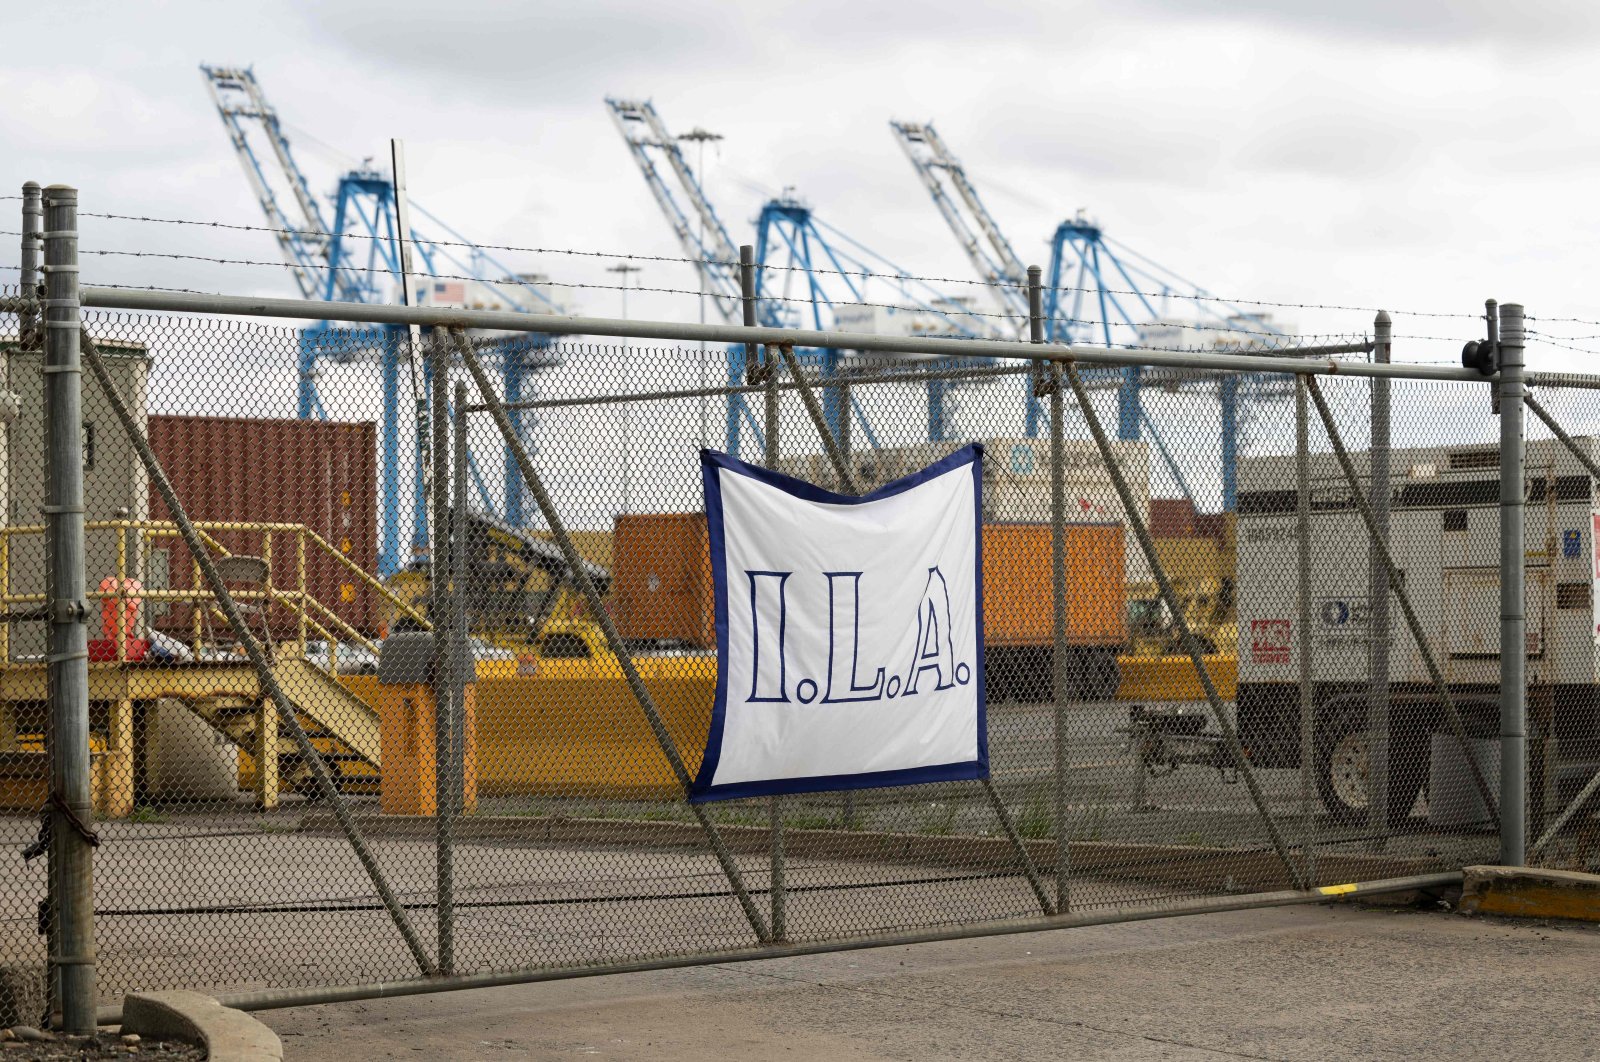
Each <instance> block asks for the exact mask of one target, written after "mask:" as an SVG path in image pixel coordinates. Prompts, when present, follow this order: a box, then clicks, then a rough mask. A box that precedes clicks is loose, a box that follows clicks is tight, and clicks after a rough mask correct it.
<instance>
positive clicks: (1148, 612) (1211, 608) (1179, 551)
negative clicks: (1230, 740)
mask: <svg viewBox="0 0 1600 1062" xmlns="http://www.w3.org/2000/svg"><path fill="white" fill-rule="evenodd" d="M1233 526H1234V525H1233V523H1232V521H1231V520H1230V521H1229V523H1228V525H1227V531H1226V534H1225V536H1224V537H1223V538H1221V539H1217V538H1209V537H1187V536H1186V537H1172V538H1158V539H1156V540H1155V546H1156V556H1157V558H1158V559H1159V560H1160V562H1161V566H1162V568H1163V569H1164V570H1165V571H1166V573H1167V578H1168V580H1169V581H1170V582H1171V583H1172V587H1173V590H1174V592H1175V593H1176V594H1177V597H1178V600H1179V603H1180V605H1181V607H1182V609H1183V619H1184V621H1185V623H1187V625H1188V627H1189V629H1190V631H1192V632H1193V633H1194V635H1195V637H1196V638H1197V639H1198V640H1199V642H1200V646H1201V649H1202V651H1203V652H1204V654H1205V657H1206V669H1207V671H1208V672H1209V673H1210V675H1211V679H1212V682H1213V683H1214V684H1215V685H1216V687H1217V692H1218V693H1219V694H1220V695H1221V696H1222V697H1223V698H1224V699H1231V698H1232V697H1233V695H1234V692H1235V690H1236V688H1237V686H1238V675H1239V657H1238V645H1239V631H1238V620H1237V617H1236V613H1235V607H1234V595H1233V585H1234V563H1235V561H1234V558H1235V549H1234V539H1233ZM1128 635H1129V646H1128V652H1127V653H1126V654H1125V655H1123V656H1122V657H1120V658H1118V660H1117V667H1118V671H1119V672H1120V674H1121V681H1120V683H1119V685H1118V689H1117V696H1118V698H1119V699H1121V700H1140V701H1144V700H1157V701H1161V700H1170V701H1178V700H1197V699H1199V698H1201V697H1203V696H1204V695H1205V694H1204V690H1203V688H1202V687H1201V685H1200V679H1199V676H1198V675H1196V674H1195V671H1194V665H1193V662H1192V661H1191V660H1190V659H1189V657H1188V655H1187V654H1186V653H1185V652H1184V647H1183V645H1182V644H1181V639H1180V638H1179V635H1178V626H1177V624H1176V623H1175V622H1174V621H1173V617H1172V615H1171V612H1170V611H1169V610H1168V609H1167V607H1166V604H1165V603H1164V602H1163V601H1162V600H1161V595H1160V592H1159V590H1158V589H1157V587H1156V584H1155V581H1154V580H1153V579H1152V580H1146V581H1144V582H1140V583H1131V584H1129V586H1128Z"/></svg>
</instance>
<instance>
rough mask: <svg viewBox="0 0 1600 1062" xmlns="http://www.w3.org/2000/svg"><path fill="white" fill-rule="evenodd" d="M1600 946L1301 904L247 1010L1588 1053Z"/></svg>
mask: <svg viewBox="0 0 1600 1062" xmlns="http://www.w3.org/2000/svg"><path fill="white" fill-rule="evenodd" d="M1596 970H1600V931H1597V930H1596V929H1595V928H1594V927H1589V926H1577V925H1551V924H1541V923H1530V922H1523V923H1513V922H1502V921H1495V920H1485V919H1467V918H1462V917H1460V916H1457V915H1454V914H1446V913H1442V912H1439V913H1423V912H1413V911H1392V910H1373V909H1359V908H1348V907H1294V908H1282V909H1276V910H1265V911H1252V912H1236V913H1228V914H1218V915H1204V916H1196V917H1189V918H1179V919H1165V920H1160V921H1152V922H1136V923H1127V924H1122V925H1115V926H1104V927H1095V928H1087V929H1074V930H1064V931H1058V932H1053V933H1041V934H1033V935H1027V936H1014V937H1000V938H990V939H985V940H975V941H961V942H950V943H941V944H927V945H918V946H914V947H902V948H891V949H883V950H878V951H869V952H850V953H840V954H833V955H825V956H814V957H805V958H794V959H780V960H771V961H767V962H760V963H741V964H734V965H729V966H722V967H713V968H699V969H692V970H678V971H667V972H660V973H652V974H638V975H631V976H626V977H607V978H590V979H585V980H579V981H569V982H561V983H551V984H544V985H531V986H524V987H516V988H500V989H486V990H480V991H476V992H458V993H450V994H444V995H437V996H418V997H410V998H404V999H394V1000H381V1001H373V1002H367V1003H352V1004H344V1005H340V1006H332V1007H320V1008H300V1009H295V1010H286V1011H276V1012H266V1013H262V1014H260V1015H258V1017H260V1018H262V1019H264V1020H265V1021H266V1022H267V1024H268V1025H270V1026H271V1027H272V1028H273V1029H275V1030H276V1031H277V1032H278V1033H279V1034H280V1035H281V1036H282V1037H283V1043H284V1048H285V1057H286V1058H288V1059H290V1060H302V1059H303V1060H307V1062H316V1060H330V1062H351V1060H353V1059H357V1058H360V1059H405V1058H429V1059H494V1060H500V1059H522V1058H527V1059H561V1058H580V1057H582V1058H600V1059H620V1060H631V1059H641V1060H642V1059H649V1060H652V1062H677V1060H684V1062H688V1060H693V1062H705V1060H708V1059H723V1058H728V1059H765V1058H791V1059H842V1060H857V1059H861V1060H865V1059H874V1060H878V1059H908V1060H909V1059H916V1060H918V1062H928V1060H938V1059H1039V1058H1107V1059H1147V1058H1150V1059H1183V1060H1189V1059H1195V1060H1200V1059H1221V1058H1253V1059H1285V1060H1290V1059H1294V1060H1299V1059H1307V1060H1309V1059H1329V1058H1339V1059H1344V1058H1380V1059H1388V1058H1393V1059H1400V1058H1408V1059H1409V1058H1418V1057H1430V1058H1452V1059H1457V1058H1460V1059H1476V1058H1482V1059H1490V1058H1506V1057H1518V1058H1522V1059H1540V1058H1551V1059H1556V1058H1560V1059H1576V1058H1600V1039H1597V1038H1596V1037H1595V1030H1596V1029H1597V1028H1600V997H1597V996H1596V995H1595V993H1594V990H1593V978H1594V972H1595V971H1596Z"/></svg>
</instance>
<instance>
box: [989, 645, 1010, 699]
mask: <svg viewBox="0 0 1600 1062" xmlns="http://www.w3.org/2000/svg"><path fill="white" fill-rule="evenodd" d="M1009 671H1010V667H1009V666H1008V661H1007V659H1006V656H1005V654H1003V653H999V652H995V651H993V650H991V651H990V652H989V653H988V655H987V656H985V657H984V660H983V686H984V692H985V695H986V696H987V698H988V700H989V702H990V703H992V704H999V703H1000V702H1002V701H1009V700H1011V676H1010V674H1009Z"/></svg>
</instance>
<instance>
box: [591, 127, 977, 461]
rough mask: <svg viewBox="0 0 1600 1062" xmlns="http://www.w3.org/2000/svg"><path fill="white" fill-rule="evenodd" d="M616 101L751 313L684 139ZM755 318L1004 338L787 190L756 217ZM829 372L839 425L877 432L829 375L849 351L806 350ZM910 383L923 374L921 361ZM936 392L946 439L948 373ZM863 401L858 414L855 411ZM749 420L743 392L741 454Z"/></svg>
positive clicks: (665, 189)
mask: <svg viewBox="0 0 1600 1062" xmlns="http://www.w3.org/2000/svg"><path fill="white" fill-rule="evenodd" d="M606 106H607V108H608V109H609V110H610V113H611V117H612V119H613V121H614V122H615V123H616V126H617V129H618V131H619V132H620V133H621V134H622V137H623V140H624V141H625V142H626V143H627V145H628V149H629V152H630V153H631V154H632V156H633V159H634V162H635V163H636V164H637V165H638V167H639V171H640V173H641V174H643V176H644V179H645V183H646V184H647V185H648V186H649V188H650V191H651V194H652V195H653V196H654V197H655V200H656V203H657V205H658V206H660V208H661V211H662V213H663V214H664V215H666V218H667V221H668V223H669V224H670V225H671V226H672V229H673V233H674V235H675V236H676V237H677V239H678V243H679V246H680V247H682V248H683V252H684V255H685V257H686V258H688V259H689V260H690V261H691V262H693V263H694V265H695V268H696V270H697V272H698V273H699V276H700V278H701V281H702V284H703V286H704V288H705V290H706V292H707V295H708V297H709V298H711V300H712V305H713V306H715V307H716V309H717V312H718V314H719V315H720V316H721V317H722V318H723V320H724V321H728V322H730V323H738V322H741V321H742V320H743V318H742V316H741V307H740V302H739V295H740V288H739V272H738V250H737V246H736V245H735V243H734V240H733V238H732V237H731V236H730V235H729V232H728V228H727V226H726V225H725V224H724V223H723V221H722V218H721V216H720V215H719V214H718V213H717V211H716V209H715V208H714V207H713V206H712V204H711V201H710V199H709V198H708V196H707V195H706V192H705V189H704V186H703V185H702V184H701V182H700V179H699V177H698V176H697V175H696V174H695V172H694V169H693V168H692V167H691V166H690V165H689V161H688V159H687V158H686V157H685V155H684V152H683V148H682V147H681V146H680V144H679V143H678V141H677V139H676V138H675V137H673V135H672V134H671V132H670V131H669V130H668V128H667V126H666V123H665V122H663V121H662V120H661V116H660V115H659V114H658V113H657V111H656V109H655V106H654V105H653V104H652V103H651V102H650V101H648V100H644V101H636V100H623V99H615V98H608V99H607V100H606ZM755 259H756V265H757V266H758V271H757V274H756V277H757V288H756V295H757V299H758V302H757V322H758V323H759V324H762V325H766V326H770V327H779V328H802V327H804V328H813V329H820V330H841V331H885V330H893V331H895V332H897V333H901V334H906V335H911V334H916V335H937V336H959V337H964V338H975V337H990V338H997V337H998V336H999V334H1000V333H999V331H998V330H997V329H995V328H994V327H993V322H992V320H991V319H989V318H986V317H984V316H983V315H980V314H978V313H977V312H975V311H974V310H973V309H972V308H971V307H968V306H966V305H964V304H963V303H962V302H961V301H960V300H958V299H952V298H949V297H947V296H945V295H944V294H942V293H941V292H939V291H937V290H936V289H934V288H933V287H932V286H930V285H928V284H926V283H924V282H922V281H920V280H917V279H915V278H913V277H912V276H911V275H910V274H909V273H907V272H906V271H905V270H903V269H901V268H899V267H898V266H896V265H894V264H893V263H892V262H889V261H888V260H887V259H885V258H884V257H883V256H882V255H879V254H877V253H876V252H874V251H872V250H870V249H869V248H867V247H866V246H865V245H863V244H862V243H860V242H859V241H857V240H853V239H851V238H850V237H849V236H847V235H845V234H844V233H843V232H841V231H840V230H838V229H836V228H834V227H832V226H830V225H828V224H826V223H825V222H823V221H821V220H820V219H819V218H817V217H816V215H815V213H814V212H813V211H812V210H811V208H810V207H809V206H808V205H807V204H806V203H804V202H803V201H801V200H800V199H799V198H797V197H795V196H794V195H793V194H785V195H783V196H780V197H778V198H776V199H772V200H770V201H768V202H767V203H766V204H765V205H764V206H763V207H762V209H761V213H760V215H759V217H758V218H757V222H756V237H755ZM796 354H798V355H800V356H801V357H802V360H803V361H804V363H805V364H807V365H808V366H811V367H813V368H815V370H816V371H817V372H818V373H819V375H820V376H821V377H822V379H823V381H824V387H823V406H824V414H825V416H826V418H827V420H828V423H829V425H830V427H831V428H832V430H833V431H835V432H836V433H837V432H839V431H840V430H841V429H846V428H847V426H848V425H849V424H850V423H853V422H859V424H860V425H861V427H862V430H863V431H864V432H865V434H866V436H867V439H868V442H869V443H870V444H871V445H872V446H874V447H876V446H877V445H878V444H879V440H878V436H877V433H876V431H875V430H874V428H873V426H872V424H871V422H870V420H869V419H868V418H867V416H866V415H865V413H864V412H863V410H862V407H861V405H860V404H859V402H857V401H855V400H854V399H853V398H852V399H850V400H849V401H848V409H847V408H846V407H847V402H846V401H845V399H843V398H842V397H841V395H840V388H838V387H835V386H831V382H832V381H833V380H835V378H837V377H839V376H840V373H841V371H842V370H843V368H844V361H845V358H846V356H847V355H846V352H843V351H838V350H822V349H814V350H805V351H796ZM744 369H745V366H744V350H743V348H742V347H731V348H729V350H728V376H729V380H730V381H731V382H735V383H737V382H742V380H743V378H744ZM905 372H906V376H907V380H908V382H919V381H918V379H917V378H918V375H919V374H918V371H917V368H916V366H915V365H909V366H907V367H906V369H905ZM920 382H921V383H922V384H923V385H924V386H925V387H926V389H927V393H928V425H927V431H928V437H929V438H930V439H932V440H940V439H944V438H945V437H946V436H947V434H948V432H949V430H950V428H949V419H950V418H949V409H948V395H949V391H950V385H949V383H948V382H947V381H942V380H931V379H924V380H921V381H920ZM852 410H853V414H852V413H851V411H852ZM746 430H749V431H750V432H751V433H752V434H754V435H755V436H756V437H757V438H758V439H759V438H760V437H761V427H760V425H759V424H758V423H757V420H756V418H755V417H754V416H753V415H752V414H751V412H750V410H749V408H748V405H747V404H746V403H745V401H744V399H743V397H742V396H739V395H734V396H730V398H729V399H728V406H727V439H728V443H727V445H728V449H729V451H730V452H733V453H737V452H738V449H739V445H740V438H741V435H742V433H743V432H744V431H746Z"/></svg>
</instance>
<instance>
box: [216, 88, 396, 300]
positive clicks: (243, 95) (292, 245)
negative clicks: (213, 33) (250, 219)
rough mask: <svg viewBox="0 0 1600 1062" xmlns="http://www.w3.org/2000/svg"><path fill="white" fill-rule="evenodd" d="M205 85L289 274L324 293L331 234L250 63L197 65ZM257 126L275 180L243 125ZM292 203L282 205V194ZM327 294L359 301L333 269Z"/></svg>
mask: <svg viewBox="0 0 1600 1062" xmlns="http://www.w3.org/2000/svg"><path fill="white" fill-rule="evenodd" d="M200 69H201V71H202V72H203V73H204V74H205V76H206V88H207V90H208V91H209V92H210V93H211V101H212V103H214V104H215V105H216V108H217V114H218V116H219V117H221V119H222V124H223V126H224V127H225V128H226V129H227V131H228V139H229V140H230V141H232V143H233V150H234V153H235V154H236V155H238V156H239V164H240V165H241V166H242V167H244V175H245V179H246V180H248V181H249V182H250V188H251V191H253V192H254V193H255V196H256V201H257V203H259V204H260V206H261V210H262V213H264V214H265V215H266V216H267V224H268V226H269V227H270V228H271V229H273V235H274V236H275V238H276V239H277V242H278V247H279V249H280V250H281V251H282V253H283V257H284V259H285V261H287V262H288V263H289V266H290V268H291V271H292V272H293V274H294V279H295V284H296V285H297V286H298V287H299V288H300V295H301V297H302V298H307V299H320V298H324V297H327V295H328V287H329V281H328V280H326V279H324V271H325V270H326V269H327V267H328V265H329V264H330V263H329V261H328V251H329V240H330V239H331V236H330V232H331V230H330V229H329V228H328V222H327V219H326V218H325V217H324V216H323V213H322V207H321V205H320V204H319V203H318V201H317V197H316V196H315V195H314V194H312V191H311V185H310V183H309V182H308V181H307V180H306V176H305V173H304V172H302V171H301V169H300V165H299V163H297V162H295V159H294V153H293V152H292V151H291V150H290V148H289V138H288V137H286V136H285V135H284V133H283V127H282V126H281V125H280V123H279V121H278V112H277V111H275V110H274V109H273V108H272V105H271V104H269V103H268V102H267V98H266V95H265V94H264V93H263V92H262V91H261V86H260V84H259V83H257V81H256V75H255V71H254V70H253V69H252V68H251V67H248V66H246V67H224V66H202V67H201V68H200ZM252 124H254V125H256V126H258V127H259V129H260V133H261V137H260V139H263V140H265V142H266V144H267V146H268V148H269V149H270V150H271V157H272V159H273V160H275V161H276V163H277V169H278V171H279V173H280V174H281V179H280V180H276V181H275V180H274V179H273V178H271V177H269V176H268V164H267V163H264V162H263V160H262V157H261V153H259V152H258V151H257V150H256V147H255V145H254V143H253V141H252V138H251V136H250V132H249V127H250V126H251V125H252ZM275 185H281V186H285V187H287V190H288V195H287V197H285V196H283V195H280V192H279V188H278V187H275ZM285 198H287V199H288V200H290V201H291V202H292V204H293V206H292V207H286V206H285V203H284V199H285ZM331 280H332V286H333V288H334V291H335V294H334V295H333V298H335V299H337V300H339V301H343V302H350V301H365V300H358V299H356V298H355V297H354V294H355V293H354V286H353V285H352V283H351V279H350V277H349V276H347V275H344V274H341V273H339V272H338V271H335V272H334V274H333V276H332V278H331Z"/></svg>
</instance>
